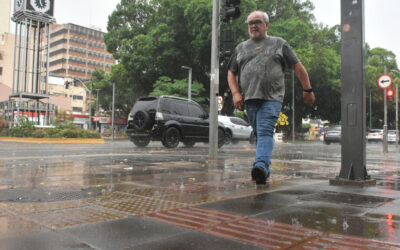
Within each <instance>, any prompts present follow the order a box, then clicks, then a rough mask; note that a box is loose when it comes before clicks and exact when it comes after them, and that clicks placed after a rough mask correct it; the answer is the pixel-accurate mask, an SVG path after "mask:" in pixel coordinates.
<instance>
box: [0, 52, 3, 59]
mask: <svg viewBox="0 0 400 250" xmlns="http://www.w3.org/2000/svg"><path fill="white" fill-rule="evenodd" d="M0 60H3V52H0Z"/></svg>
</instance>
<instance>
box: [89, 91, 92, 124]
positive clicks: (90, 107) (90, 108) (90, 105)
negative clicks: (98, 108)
mask: <svg viewBox="0 0 400 250" xmlns="http://www.w3.org/2000/svg"><path fill="white" fill-rule="evenodd" d="M89 95H90V97H89V98H90V100H89V130H92V90H90V92H89Z"/></svg>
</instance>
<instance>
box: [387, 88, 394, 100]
mask: <svg viewBox="0 0 400 250" xmlns="http://www.w3.org/2000/svg"><path fill="white" fill-rule="evenodd" d="M393 95H394V91H393V89H387V90H386V99H387V100H388V101H389V102H392V101H393Z"/></svg>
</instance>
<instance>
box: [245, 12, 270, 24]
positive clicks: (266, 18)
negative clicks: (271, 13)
mask: <svg viewBox="0 0 400 250" xmlns="http://www.w3.org/2000/svg"><path fill="white" fill-rule="evenodd" d="M253 13H261V14H262V15H263V16H264V22H266V23H269V17H268V14H267V13H266V12H264V11H261V10H256V11H253V12H251V13H250V14H249V15H248V16H247V20H249V17H250V15H251V14H253Z"/></svg>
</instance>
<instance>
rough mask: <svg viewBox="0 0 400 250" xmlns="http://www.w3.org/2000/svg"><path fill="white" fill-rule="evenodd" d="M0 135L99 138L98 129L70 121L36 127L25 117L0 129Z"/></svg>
mask: <svg viewBox="0 0 400 250" xmlns="http://www.w3.org/2000/svg"><path fill="white" fill-rule="evenodd" d="M0 136H10V137H33V138H101V135H100V133H99V132H98V131H94V130H83V129H80V128H77V127H76V126H75V125H74V124H73V123H72V122H70V121H67V122H65V123H59V124H57V127H55V128H41V129H38V128H36V127H35V125H34V124H33V123H32V122H30V121H29V120H28V119H27V118H26V117H23V118H21V120H20V124H18V125H17V126H16V127H14V128H10V129H4V130H3V131H1V130H0Z"/></svg>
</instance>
